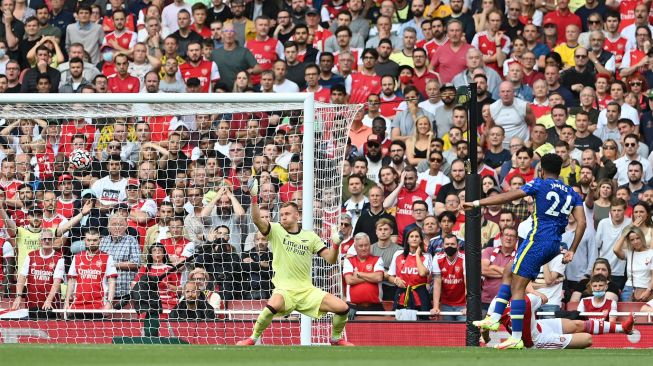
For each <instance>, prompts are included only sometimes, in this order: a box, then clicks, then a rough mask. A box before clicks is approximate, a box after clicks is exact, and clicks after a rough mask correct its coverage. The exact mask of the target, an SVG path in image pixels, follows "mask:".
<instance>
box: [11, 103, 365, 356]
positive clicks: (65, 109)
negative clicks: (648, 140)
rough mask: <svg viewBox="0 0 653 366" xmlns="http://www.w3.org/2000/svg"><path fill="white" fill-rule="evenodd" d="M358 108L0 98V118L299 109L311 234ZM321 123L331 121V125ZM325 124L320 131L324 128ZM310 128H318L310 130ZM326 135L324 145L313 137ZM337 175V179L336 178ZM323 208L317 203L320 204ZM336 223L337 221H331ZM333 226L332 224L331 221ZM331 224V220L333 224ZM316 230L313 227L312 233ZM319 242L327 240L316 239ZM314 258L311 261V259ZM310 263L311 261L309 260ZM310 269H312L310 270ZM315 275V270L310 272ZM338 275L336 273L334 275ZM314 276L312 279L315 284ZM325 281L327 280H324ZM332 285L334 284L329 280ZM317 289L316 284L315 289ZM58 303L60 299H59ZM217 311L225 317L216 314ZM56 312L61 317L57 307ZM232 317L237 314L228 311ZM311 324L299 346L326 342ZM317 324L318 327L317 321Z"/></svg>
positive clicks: (306, 323)
mask: <svg viewBox="0 0 653 366" xmlns="http://www.w3.org/2000/svg"><path fill="white" fill-rule="evenodd" d="M361 108H362V106H361V105H330V104H322V103H316V102H315V101H314V97H313V94H312V93H213V94H190V93H182V94H174V93H157V94H147V93H138V94H93V93H82V94H0V119H4V120H17V119H41V120H51V119H59V120H62V119H64V120H65V119H73V118H82V117H83V118H112V117H122V116H124V117H139V116H148V115H150V114H154V115H161V116H162V115H167V114H177V115H188V114H196V113H197V114H200V113H207V114H222V113H239V112H263V111H270V110H275V111H276V110H280V111H285V110H295V111H301V115H302V118H303V123H302V125H301V127H302V128H303V131H302V135H301V138H302V140H301V141H302V145H303V148H302V149H301V153H302V157H303V158H302V159H301V160H302V164H303V165H302V172H303V182H305V184H303V185H302V202H303V207H302V219H301V222H302V228H303V229H305V230H314V229H316V228H315V227H314V224H315V222H316V221H317V220H318V219H316V217H315V216H316V214H315V210H316V209H317V210H321V209H323V208H325V207H318V208H315V207H314V202H315V200H316V199H319V197H320V194H319V193H320V192H316V191H315V185H316V184H317V183H316V182H317V181H318V180H319V179H321V178H320V177H318V176H317V174H324V170H325V167H329V168H333V169H336V168H337V172H333V171H331V172H329V173H330V174H332V175H333V176H332V177H329V179H328V180H329V182H330V184H331V186H332V187H331V188H332V189H333V192H332V193H333V194H334V195H335V196H336V197H337V198H338V202H339V201H340V197H341V193H342V192H341V186H342V183H341V182H342V181H341V179H342V166H343V164H342V161H343V160H344V158H345V156H344V155H345V147H346V146H345V145H346V142H347V136H348V132H349V128H350V125H351V121H352V119H353V117H354V115H355V114H356V113H357V112H358V111H359V110H360V109H361ZM326 120H337V122H336V125H334V124H333V123H330V122H325V121H326ZM325 123H327V124H326V127H325ZM316 127H317V128H318V129H319V130H316ZM325 135H328V136H331V137H329V139H330V141H325V140H320V139H319V138H316V136H319V137H320V138H324V136H325ZM326 149H330V153H329V154H327V155H325V156H326V157H325V160H327V159H332V160H333V161H332V162H329V163H328V164H326V165H325V164H324V162H322V163H321V165H320V166H316V158H315V157H316V154H323V155H324V151H325V150H326ZM336 174H337V176H336ZM321 206H323V205H321ZM336 220H337V218H336ZM332 224H333V223H332ZM335 224H336V225H337V222H336V223H335ZM317 230H319V229H317ZM321 237H322V238H323V239H325V238H328V236H326V237H325V236H324V235H321ZM316 260H317V259H316ZM314 263H315V261H314ZM314 267H315V266H314ZM314 272H315V268H314ZM322 273H328V274H329V276H332V277H333V278H332V279H330V280H326V279H324V281H322V280H323V279H320V278H317V279H318V280H319V281H320V282H325V283H327V285H325V286H328V287H330V288H324V289H325V290H328V291H330V292H332V293H334V294H336V295H338V296H342V283H341V276H340V275H332V273H333V271H329V270H327V271H322ZM337 273H339V272H337ZM315 279H316V278H314V280H315ZM329 281H331V282H329ZM334 281H335V282H334ZM318 286H319V285H318ZM62 299H63V296H62ZM127 312H128V311H127V310H116V311H115V313H117V314H118V313H127ZM216 312H217V313H223V314H224V313H228V310H225V311H216ZM240 312H241V313H248V312H249V313H252V312H255V309H251V310H250V309H244V310H241V311H240ZM55 313H57V314H62V313H65V311H63V310H62V309H58V310H56V312H55ZM234 313H236V314H238V310H234ZM322 322H323V323H324V324H321V325H320V324H317V326H316V324H315V322H313V321H312V320H311V318H309V317H306V316H301V326H300V329H301V333H300V337H299V338H300V342H301V344H302V345H310V344H325V343H328V332H327V329H328V328H329V325H330V324H329V323H327V322H325V321H322ZM317 323H320V322H319V321H318V322H317Z"/></svg>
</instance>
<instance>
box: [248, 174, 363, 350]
mask: <svg viewBox="0 0 653 366" xmlns="http://www.w3.org/2000/svg"><path fill="white" fill-rule="evenodd" d="M248 186H249V188H250V194H251V196H252V221H254V224H255V225H256V227H257V228H258V229H259V230H260V231H261V233H262V234H263V235H265V236H267V238H268V240H269V248H270V250H271V251H272V258H273V259H272V268H273V269H274V276H273V278H272V283H273V284H274V287H275V288H274V291H273V292H272V297H270V300H268V303H267V305H266V307H265V308H264V309H263V311H262V312H261V314H260V315H259V316H258V319H256V323H255V324H254V331H253V333H252V335H251V337H249V338H246V339H244V340H242V341H239V342H238V343H237V345H239V346H252V345H254V344H256V341H257V340H258V338H259V337H260V336H261V334H263V331H264V330H265V329H266V328H267V327H268V326H269V325H270V323H271V322H272V318H274V317H275V316H285V315H288V314H290V313H291V312H292V311H294V310H297V311H298V312H300V313H302V314H304V315H307V316H310V317H312V318H319V317H321V316H322V315H324V314H326V313H327V312H332V313H334V314H335V315H334V316H333V329H332V333H331V345H333V346H353V344H352V343H350V342H347V341H345V340H344V339H342V332H343V330H344V328H345V324H346V323H347V314H348V313H349V305H347V303H346V302H344V301H343V300H341V299H339V298H337V297H336V296H334V295H332V294H330V293H327V292H325V291H322V290H320V289H318V288H316V287H314V286H313V283H312V281H311V274H312V264H313V255H315V254H318V255H320V256H321V257H322V258H324V260H326V261H327V262H328V263H330V264H335V263H336V261H337V258H338V246H339V245H340V242H341V241H342V239H341V237H340V234H339V233H338V231H337V227H335V226H334V227H333V228H332V237H331V239H332V241H333V246H332V247H331V248H329V249H327V248H326V246H325V245H324V243H323V242H322V240H321V239H320V237H319V236H318V235H317V234H315V233H314V232H312V231H304V230H301V227H300V225H299V208H298V207H297V205H296V204H295V203H293V202H286V203H284V204H282V205H281V208H280V210H279V218H280V222H279V223H270V222H268V221H267V220H265V219H263V218H261V212H260V210H259V207H258V182H257V181H256V179H251V180H250V182H249V184H248Z"/></svg>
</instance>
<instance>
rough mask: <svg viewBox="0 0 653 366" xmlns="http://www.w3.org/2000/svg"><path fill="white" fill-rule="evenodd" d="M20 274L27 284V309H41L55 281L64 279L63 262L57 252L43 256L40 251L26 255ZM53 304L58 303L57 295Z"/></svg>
mask: <svg viewBox="0 0 653 366" xmlns="http://www.w3.org/2000/svg"><path fill="white" fill-rule="evenodd" d="M20 274H21V275H22V276H25V278H26V280H27V281H26V282H27V285H26V286H27V307H28V308H36V307H39V308H40V307H41V306H42V305H43V303H45V300H46V299H47V298H48V295H49V294H50V289H51V288H52V285H53V284H54V280H55V279H60V280H63V278H64V260H63V257H62V256H61V253H59V252H52V254H50V255H48V256H44V255H43V253H42V252H41V251H40V250H34V251H32V252H30V253H29V254H28V255H27V258H26V259H25V262H24V263H23V267H22V268H21V269H20ZM54 300H55V301H54V303H55V306H56V303H57V302H58V295H57V296H55V299H54Z"/></svg>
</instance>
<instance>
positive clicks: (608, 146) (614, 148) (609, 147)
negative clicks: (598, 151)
mask: <svg viewBox="0 0 653 366" xmlns="http://www.w3.org/2000/svg"><path fill="white" fill-rule="evenodd" d="M603 148H604V149H605V150H616V149H617V147H616V146H614V145H603Z"/></svg>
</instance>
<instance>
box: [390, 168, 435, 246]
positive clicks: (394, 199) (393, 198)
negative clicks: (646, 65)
mask: <svg viewBox="0 0 653 366" xmlns="http://www.w3.org/2000/svg"><path fill="white" fill-rule="evenodd" d="M415 200H422V201H425V202H426V204H427V207H428V212H429V213H433V201H432V200H431V198H430V197H429V195H428V194H427V193H426V192H425V191H424V188H422V186H418V185H417V170H415V168H414V167H413V166H411V165H408V166H406V168H405V169H404V171H403V172H402V173H401V178H400V181H399V185H398V186H397V188H395V190H394V191H392V193H390V194H389V195H388V196H387V197H386V198H385V200H384V201H383V207H386V208H388V207H397V213H396V215H395V217H396V219H397V226H398V228H399V237H398V238H397V243H399V244H400V243H402V242H403V238H404V229H405V228H406V227H407V226H408V225H410V224H412V223H413V222H415V219H414V218H413V202H414V201H415Z"/></svg>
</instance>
